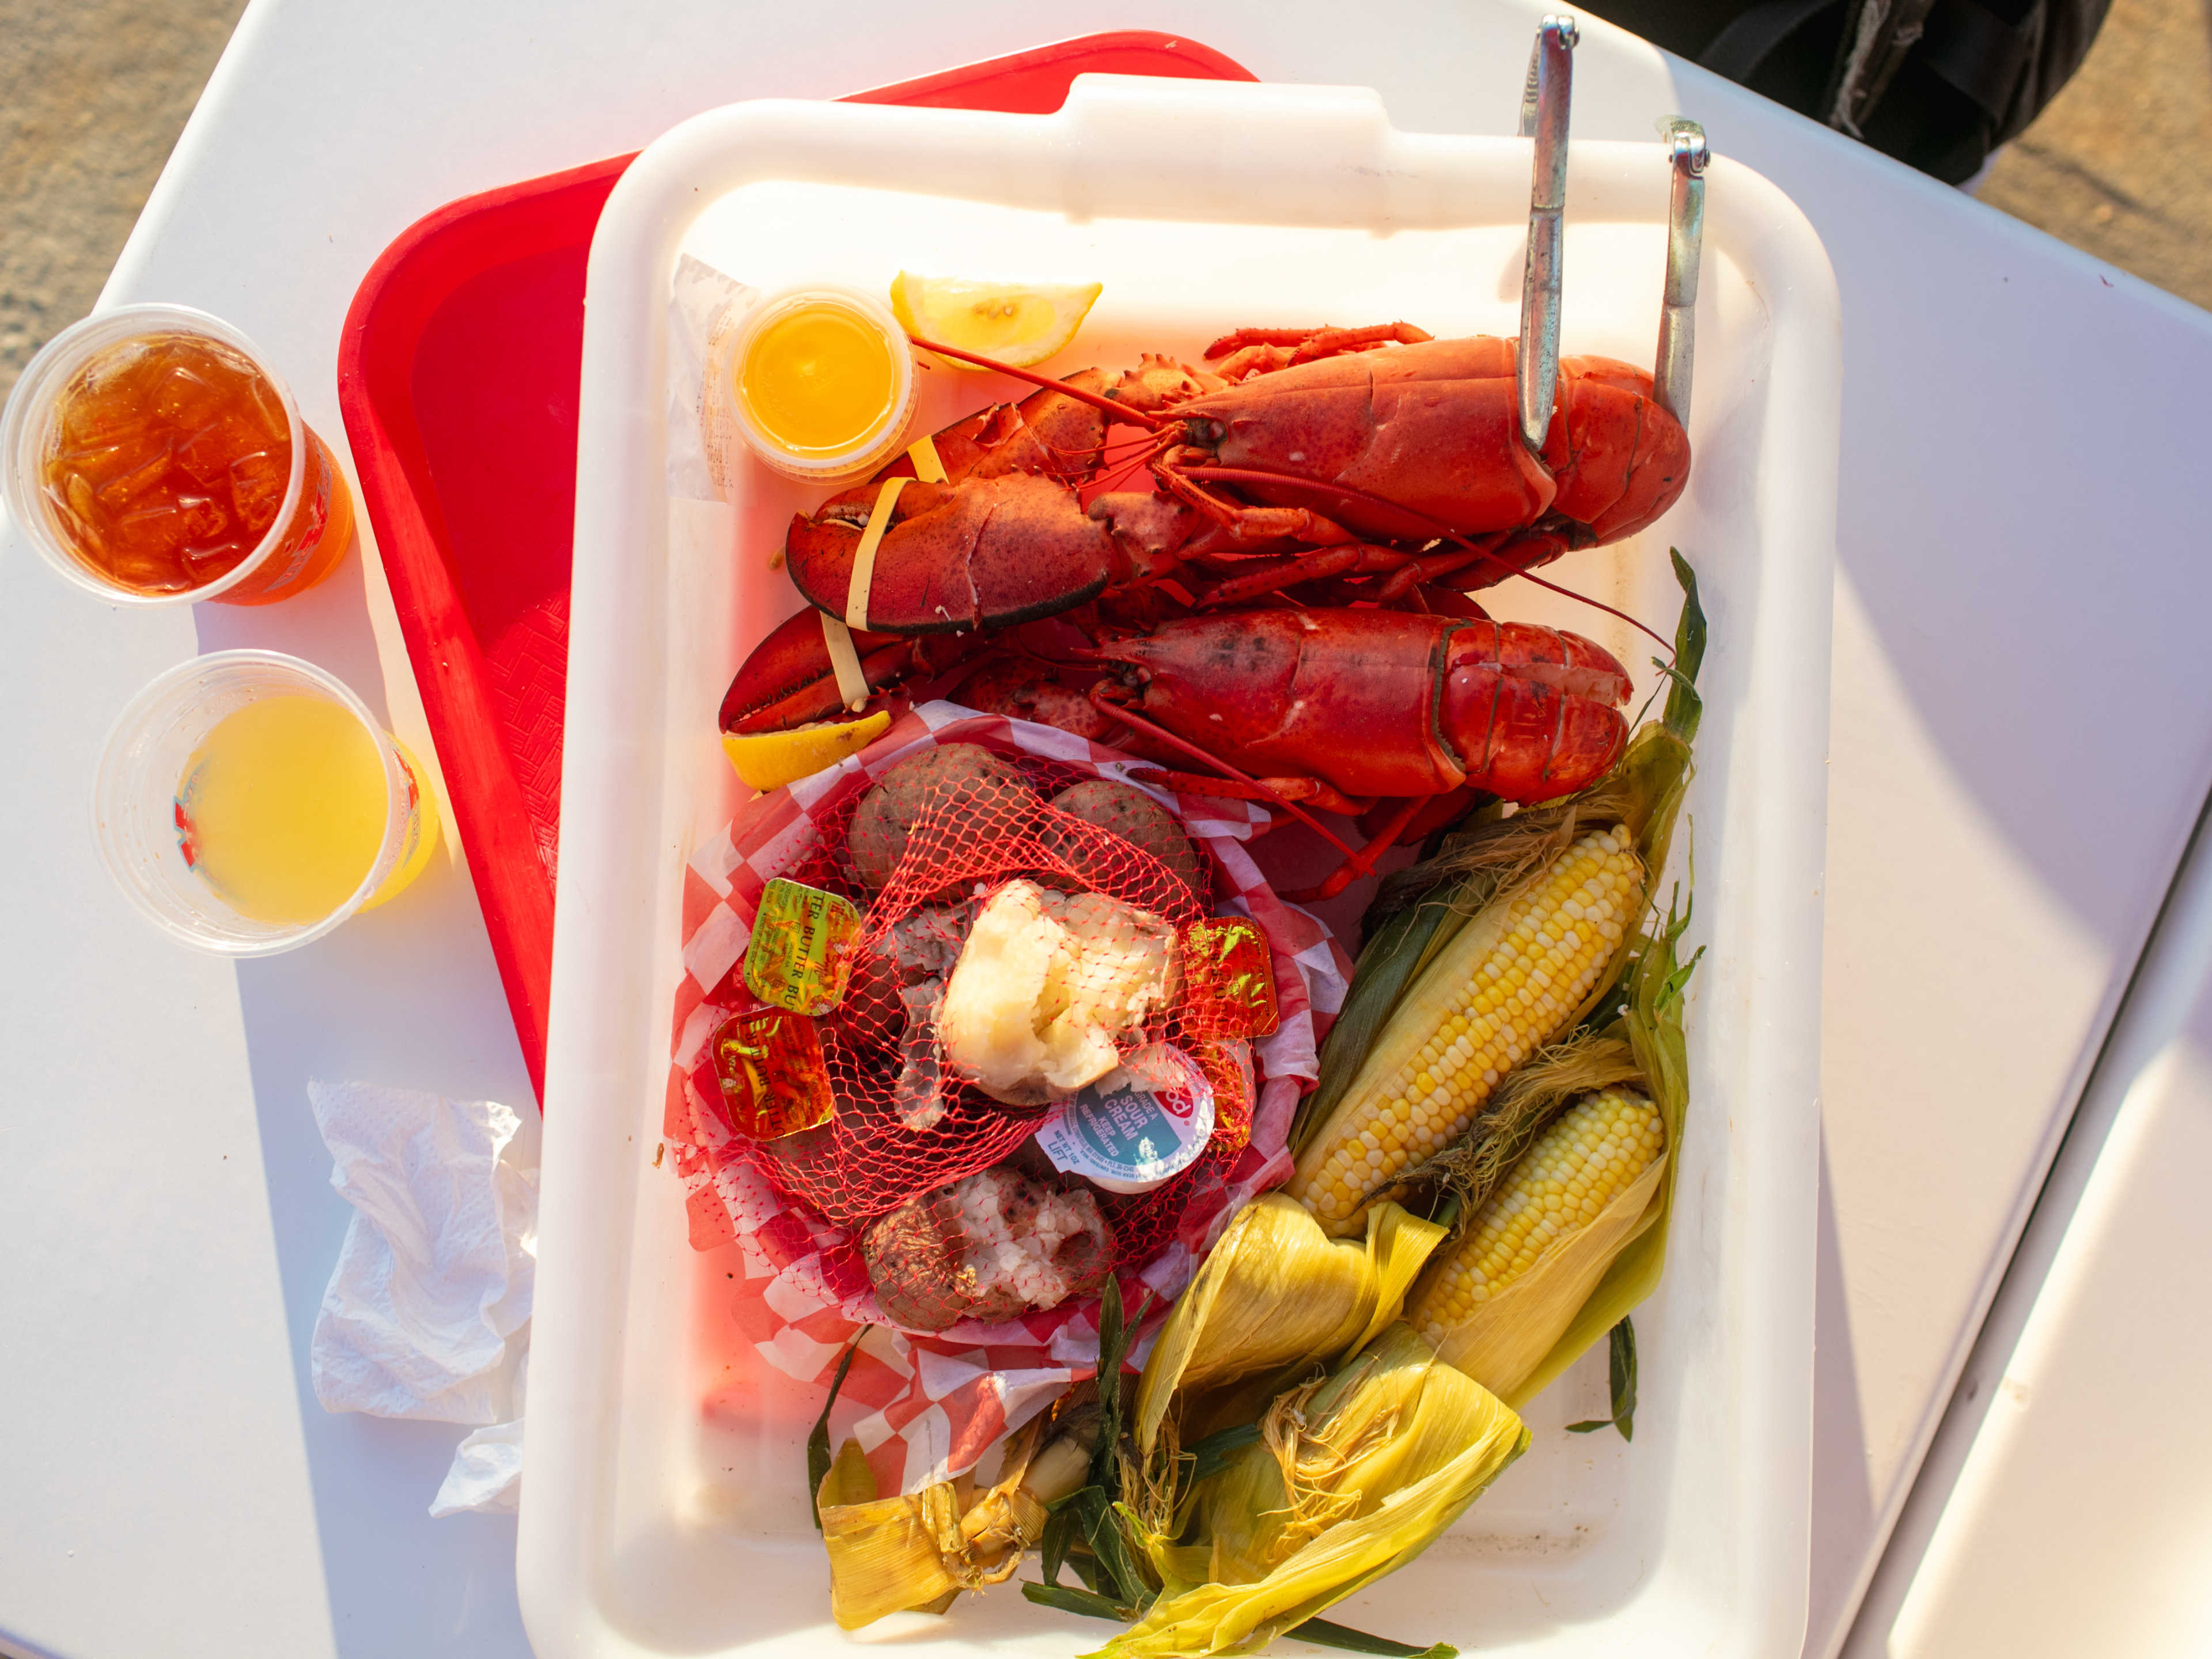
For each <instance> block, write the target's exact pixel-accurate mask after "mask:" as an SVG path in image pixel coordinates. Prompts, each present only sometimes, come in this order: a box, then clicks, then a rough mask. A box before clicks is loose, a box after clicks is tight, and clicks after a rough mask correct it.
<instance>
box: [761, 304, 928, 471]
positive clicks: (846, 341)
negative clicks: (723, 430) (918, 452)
mask: <svg viewBox="0 0 2212 1659" xmlns="http://www.w3.org/2000/svg"><path fill="white" fill-rule="evenodd" d="M717 379H718V380H719V381H720V389H721V393H722V401H723V405H724V407H725V408H726V409H727V410H728V411H729V414H730V417H731V420H732V424H734V425H735V426H736V428H737V429H738V433H739V434H740V435H742V436H743V437H744V441H745V442H746V444H747V446H748V447H750V448H751V450H752V452H753V453H755V454H756V455H757V456H759V457H760V459H762V460H763V462H765V463H766V464H767V465H769V466H770V467H772V468H774V469H775V471H778V472H781V473H782V474H783V475H784V476H785V477H792V478H798V479H800V480H802V481H804V482H805V483H816V484H830V483H844V482H847V481H848V480H850V479H854V478H859V477H866V475H867V474H869V473H871V472H872V471H875V470H876V469H877V468H878V467H879V466H881V465H883V464H884V462H885V461H887V460H889V459H890V457H891V456H893V455H894V454H896V453H897V452H898V451H899V449H900V448H901V447H903V445H904V443H905V441H906V432H907V427H908V424H909V423H910V422H912V420H913V418H914V405H915V392H916V388H915V370H914V353H913V350H912V349H911V348H909V347H908V344H907V338H906V334H905V331H903V330H902V329H901V328H900V327H899V325H898V319H896V318H895V317H893V316H892V315H891V313H890V307H888V306H886V305H884V303H883V302H882V301H878V300H877V299H875V298H873V297H872V296H871V295H866V294H863V293H860V291H858V290H857V289H846V288H838V287H834V286H829V285H825V284H821V283H810V284H808V285H806V286H805V287H802V288H792V289H783V290H782V291H781V292H779V293H775V294H770V295H765V296H764V297H763V298H762V299H761V300H760V301H757V303H756V304H755V305H754V307H753V308H752V310H751V311H750V312H749V313H746V315H745V317H744V319H743V320H742V321H741V322H740V323H739V324H738V326H737V329H736V330H735V331H734V332H733V333H732V336H731V338H730V344H729V348H728V350H727V352H726V355H725V356H723V359H722V362H721V366H720V370H719V372H718V374H717Z"/></svg>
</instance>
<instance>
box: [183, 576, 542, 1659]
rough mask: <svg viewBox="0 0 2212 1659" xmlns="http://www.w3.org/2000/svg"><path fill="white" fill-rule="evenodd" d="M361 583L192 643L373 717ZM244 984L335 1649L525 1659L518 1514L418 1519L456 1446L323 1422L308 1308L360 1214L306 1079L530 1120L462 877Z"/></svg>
mask: <svg viewBox="0 0 2212 1659" xmlns="http://www.w3.org/2000/svg"><path fill="white" fill-rule="evenodd" d="M362 583H363V574H362V567H361V564H360V562H359V560H358V558H349V560H348V561H347V562H345V563H344V564H343V565H342V566H341V567H340V568H339V569H338V571H337V574H335V575H333V576H332V577H331V579H330V580H327V581H325V583H323V584H322V586H319V588H317V589H315V590H314V591H313V592H310V593H307V594H304V595H302V596H301V597H300V598H299V599H294V600H291V601H289V602H287V603H286V604H284V605H278V606H272V607H270V608H269V609H267V610H264V611H232V610H228V609H226V608H225V607H222V606H216V605H204V606H201V607H200V608H199V616H198V627H199V636H200V647H201V649H202V650H204V651H216V650H222V649H225V648H228V647H233V646H238V645H244V644H247V643H252V644H254V645H258V646H265V647H271V648H274V649H277V650H293V651H296V653H297V654H299V655H301V656H305V657H308V658H310V659H313V661H315V662H317V663H319V665H322V666H323V667H325V668H327V669H329V670H330V671H331V672H333V673H335V674H337V676H338V677H339V678H341V679H343V680H344V681H345V682H346V683H347V684H349V685H350V686H352V687H353V689H354V690H356V692H357V693H358V694H359V695H360V696H361V697H362V700H363V701H364V702H367V703H368V705H369V707H370V708H371V709H372V710H374V712H375V713H376V714H378V715H379V716H380V717H384V716H385V715H386V708H385V698H384V693H383V679H382V673H381V671H380V667H379V665H378V661H377V653H376V647H375V641H374V638H373V636H372V635H371V633H370V629H369V625H368V615H367V611H366V609H365V607H364V605H363V600H362ZM238 981H239V993H240V1004H241V1006H242V1010H243V1014H244V1020H245V1027H246V1042H247V1047H248V1050H249V1053H250V1055H251V1063H252V1077H253V1090H254V1097H255V1104H256V1115H257V1118H258V1123H259V1128H260V1137H261V1163H262V1170H263V1175H264V1180H265V1181H266V1182H267V1185H268V1192H269V1207H270V1218H271V1221H272V1223H273V1231H274V1236H275V1238H276V1248H277V1253H278V1268H279V1271H280V1273H281V1275H282V1279H283V1293H284V1309H285V1317H286V1321H287V1324H288V1327H289V1336H290V1341H291V1350H292V1362H293V1370H294V1378H295V1386H296V1389H297V1390H298V1396H299V1409H300V1423H301V1434H302V1438H303V1441H304V1443H305V1447H306V1450H307V1466H308V1471H309V1475H310V1478H311V1480H312V1481H313V1489H314V1502H315V1519H316V1527H317V1530H318V1533H319V1543H320V1547H321V1553H322V1559H323V1577H324V1584H325V1593H326V1594H327V1595H328V1596H329V1600H330V1610H331V1629H332V1632H333V1633H334V1638H335V1642H336V1646H337V1651H338V1652H339V1653H340V1654H344V1655H357V1656H362V1659H371V1656H374V1659H385V1656H389V1655H395V1654H404V1655H407V1656H410V1659H427V1656H435V1655H440V1654H453V1655H462V1654H465V1655H467V1656H470V1659H499V1656H515V1659H527V1656H528V1655H529V1653H530V1644H529V1642H528V1640H527V1638H526V1637H525V1636H524V1634H523V1629H522V1620H521V1615H520V1611H519V1609H518V1607H517V1606H516V1601H515V1589H514V1521H513V1517H512V1516H477V1515H465V1516H453V1517H451V1518H449V1519H447V1520H442V1521H434V1520H432V1519H431V1518H430V1516H429V1505H430V1500H431V1498H433V1497H434V1496H435V1493H436V1492H437V1490H438V1486H439V1483H440V1482H441V1480H443V1479H444V1477H445V1473H446V1469H447V1465H448V1464H449V1463H450V1462H451V1461H452V1458H453V1448H454V1447H455V1445H457V1444H458V1443H459V1441H460V1438H461V1437H462V1435H463V1434H465V1432H466V1431H465V1429H462V1428H459V1427H457V1426H453V1425H446V1424H436V1423H408V1422H398V1421H393V1420H389V1419H380V1418H372V1417H366V1416H362V1415H359V1414H355V1413H345V1414H342V1415H336V1416H333V1415H331V1414H330V1413H325V1411H324V1410H323V1408H322V1407H321V1405H320V1404H319V1402H318V1401H317V1400H316V1399H315V1395H314V1389H313V1385H312V1383H310V1381H309V1378H308V1370H307V1356H308V1343H309V1340H310V1338H311V1336H312V1334H313V1329H314V1323H315V1312H316V1310H317V1308H318V1307H319V1305H320V1304H321V1301H322V1296H323V1291H324V1287H325V1285H326V1284H327V1283H328V1282H329V1279H330V1273H331V1267H333V1266H334V1265H335V1264H336V1262H337V1253H338V1245H339V1242H340V1240H341V1239H343V1237H344V1234H345V1229H346V1223H347V1220H348V1218H349V1216H350V1215H351V1213H352V1212H351V1211H350V1209H349V1207H348V1206H347V1205H346V1203H345V1201H344V1200H343V1199H341V1198H340V1197H339V1196H338V1195H337V1194H336V1193H335V1192H333V1191H332V1190H331V1186H330V1176H331V1160H330V1155H329V1153H328V1152H326V1151H325V1148H324V1146H323V1142H322V1137H321V1135H320V1134H319V1132H318V1131H317V1129H316V1127H315V1121H314V1115H313V1111H312V1110H311V1109H310V1108H309V1106H308V1103H307V1084H308V1081H309V1079H310V1078H313V1077H320V1078H325V1079H330V1080H331V1081H350V1080H359V1081H364V1082H370V1083H378V1084H387V1085H397V1086H401V1087H407V1088H416V1089H424V1090H429V1091H435V1092H436V1093H439V1094H443V1095H447V1096H452V1097H458V1098H464V1099H466V1098H490V1099H495V1100H502V1101H506V1102H508V1103H511V1104H513V1105H514V1106H516V1107H517V1108H518V1109H526V1108H529V1107H532V1105H534V1099H535V1097H534V1096H533V1095H532V1091H531V1087H530V1080H529V1077H528V1074H527V1073H526V1072H525V1070H524V1068H523V1064H522V1056H521V1053H520V1049H519V1048H518V1047H517V1045H516V1043H515V1040H514V1036H513V1025H512V1024H511V1023H510V1021H509V1018H508V1014H507V1004H506V1001H505V1000H504V998H503V996H502V995H501V989H500V982H499V976H498V973H497V970H496V968H495V965H494V963H493V962H492V958H491V952H490V947H489V944H488V943H487V941H486V939H485V937H484V933H483V927H482V924H481V922H480V921H479V920H478V915H477V904H476V895H475V890H474V889H473V888H472V887H471V884H470V882H469V878H468V872H467V867H466V865H465V863H464V862H462V861H461V860H459V856H458V854H457V853H456V852H455V850H454V849H453V848H451V847H450V846H448V847H447V848H445V849H444V850H443V851H442V853H441V855H439V856H437V857H435V858H434V860H432V863H431V866H430V868H429V869H428V871H426V872H424V873H423V875H422V877H420V878H418V879H417V880H416V882H415V883H414V884H413V885H411V886H410V887H409V888H408V889H407V890H406V891H404V892H403V893H401V894H399V895H398V896H396V897H394V898H393V899H392V900H391V901H390V902H388V903H386V904H385V905H383V906H381V907H380V908H378V909H376V910H374V911H371V912H369V913H368V914H367V915H361V916H357V917H356V918H354V919H353V920H351V921H348V922H347V923H346V924H345V925H344V926H343V927H341V928H339V929H338V930H337V932H335V933H331V935H330V936H329V937H327V938H325V939H321V940H319V941H317V942H316V943H314V944H313V945H307V946H306V947H304V948H302V949H301V950H298V951H292V952H289V954H287V955H284V956H281V957H269V958H265V959H263V960H259V961H247V962H241V963H240V964H239V965H238Z"/></svg>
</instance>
